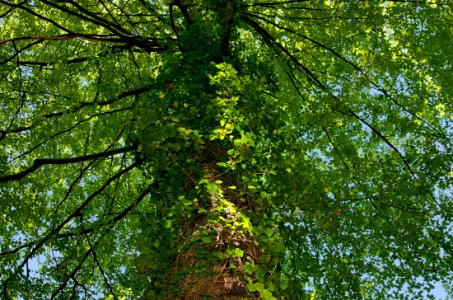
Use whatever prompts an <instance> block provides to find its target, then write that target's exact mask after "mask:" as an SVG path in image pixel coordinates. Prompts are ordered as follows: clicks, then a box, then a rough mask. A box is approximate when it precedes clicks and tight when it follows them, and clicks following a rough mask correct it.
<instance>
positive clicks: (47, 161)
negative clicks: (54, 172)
mask: <svg viewBox="0 0 453 300" xmlns="http://www.w3.org/2000/svg"><path fill="white" fill-rule="evenodd" d="M137 148H138V146H137V145H132V146H127V147H123V148H119V149H115V150H110V151H106V152H101V153H95V154H89V155H84V156H79V157H70V158H42V159H39V158H38V159H35V160H34V162H33V165H32V166H31V167H29V168H28V169H26V170H24V171H22V172H19V173H17V174H12V175H7V176H3V177H0V183H1V182H7V181H14V180H20V179H22V178H24V177H25V176H27V175H29V174H31V173H33V172H34V171H36V170H37V169H38V168H39V167H41V166H43V165H64V164H72V163H78V162H82V161H87V160H93V159H98V158H102V157H106V156H111V155H116V154H121V153H125V152H130V151H134V150H137Z"/></svg>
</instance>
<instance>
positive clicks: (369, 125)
mask: <svg viewBox="0 0 453 300" xmlns="http://www.w3.org/2000/svg"><path fill="white" fill-rule="evenodd" d="M348 112H349V114H351V115H352V116H354V117H355V118H356V119H357V120H359V121H360V122H362V123H363V124H365V125H366V126H367V127H368V128H370V129H371V130H372V131H373V132H374V133H375V134H376V135H377V136H379V137H380V138H381V139H382V140H383V141H384V142H385V143H386V144H387V145H388V146H389V147H390V148H392V149H393V150H394V151H395V152H396V153H398V155H399V157H401V159H402V161H403V163H404V165H406V167H407V169H408V170H409V172H410V173H411V175H412V177H413V178H417V176H416V175H415V173H414V171H413V170H412V168H411V167H410V165H409V163H408V162H407V160H406V158H405V157H404V155H403V154H402V153H401V152H400V151H399V150H398V148H396V147H395V145H393V144H392V143H391V142H390V141H389V140H388V139H387V138H386V137H385V136H384V135H383V134H382V133H380V132H379V131H378V130H377V129H376V128H374V127H373V126H372V125H371V124H370V123H368V122H367V121H365V120H364V119H363V118H361V117H360V116H359V115H357V114H356V113H355V112H353V111H352V110H350V109H349V110H348Z"/></svg>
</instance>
